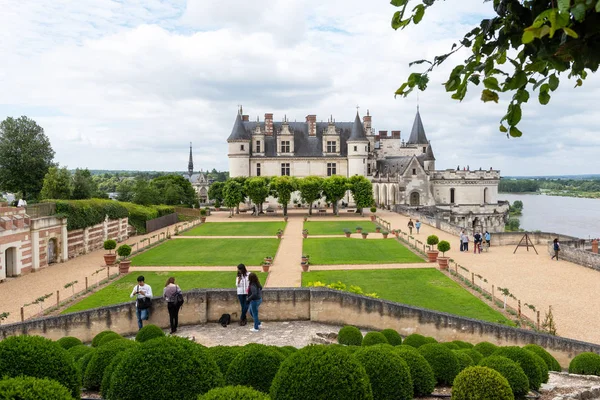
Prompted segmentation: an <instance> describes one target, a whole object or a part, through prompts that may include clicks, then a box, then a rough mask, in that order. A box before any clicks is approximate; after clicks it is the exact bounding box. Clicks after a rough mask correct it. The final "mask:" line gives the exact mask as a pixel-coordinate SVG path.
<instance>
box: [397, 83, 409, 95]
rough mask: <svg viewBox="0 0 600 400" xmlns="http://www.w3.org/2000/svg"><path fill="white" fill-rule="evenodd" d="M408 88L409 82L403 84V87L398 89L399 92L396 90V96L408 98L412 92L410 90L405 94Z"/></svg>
mask: <svg viewBox="0 0 600 400" xmlns="http://www.w3.org/2000/svg"><path fill="white" fill-rule="evenodd" d="M407 86H408V82H404V83H403V84H402V86H400V87H399V88H398V90H396V93H394V94H395V95H402V96H406V95H407V94H408V92H410V90H409V91H408V92H405V89H406V87H407Z"/></svg>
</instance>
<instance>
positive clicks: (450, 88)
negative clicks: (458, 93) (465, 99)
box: [444, 77, 460, 92]
mask: <svg viewBox="0 0 600 400" xmlns="http://www.w3.org/2000/svg"><path fill="white" fill-rule="evenodd" d="M458 85H460V78H458V77H454V78H450V79H448V82H446V83H445V84H444V86H445V88H446V92H454V91H455V90H456V89H457V88H458Z"/></svg>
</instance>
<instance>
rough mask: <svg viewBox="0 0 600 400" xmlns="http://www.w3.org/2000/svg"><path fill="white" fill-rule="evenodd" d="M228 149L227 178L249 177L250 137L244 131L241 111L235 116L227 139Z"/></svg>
mask: <svg viewBox="0 0 600 400" xmlns="http://www.w3.org/2000/svg"><path fill="white" fill-rule="evenodd" d="M227 144H228V147H229V154H228V157H229V176H230V177H232V178H235V177H237V176H250V146H251V145H252V135H251V134H250V133H249V132H248V131H246V127H245V126H244V121H242V110H241V109H240V110H239V111H238V113H237V115H236V116H235V121H234V123H233V129H232V130H231V135H229V137H228V138H227Z"/></svg>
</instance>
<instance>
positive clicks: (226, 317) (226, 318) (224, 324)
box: [219, 314, 231, 328]
mask: <svg viewBox="0 0 600 400" xmlns="http://www.w3.org/2000/svg"><path fill="white" fill-rule="evenodd" d="M219 323H220V324H221V326H222V327H223V328H226V327H227V325H229V324H230V323H231V315H229V314H223V315H221V318H219Z"/></svg>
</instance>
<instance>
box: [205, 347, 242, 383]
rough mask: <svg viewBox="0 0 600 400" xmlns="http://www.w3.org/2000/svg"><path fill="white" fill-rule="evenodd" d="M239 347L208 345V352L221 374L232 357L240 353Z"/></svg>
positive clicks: (227, 366)
mask: <svg viewBox="0 0 600 400" xmlns="http://www.w3.org/2000/svg"><path fill="white" fill-rule="evenodd" d="M240 349H241V347H240V346H214V347H209V348H208V352H209V353H210V355H211V356H212V358H213V360H215V362H216V363H217V366H218V367H219V369H220V370H221V373H222V374H223V376H225V374H226V373H227V369H228V368H229V364H231V362H232V361H233V359H234V358H236V357H237V355H238V354H239V353H240Z"/></svg>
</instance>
